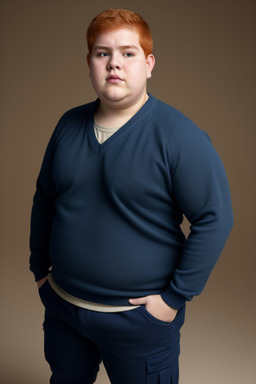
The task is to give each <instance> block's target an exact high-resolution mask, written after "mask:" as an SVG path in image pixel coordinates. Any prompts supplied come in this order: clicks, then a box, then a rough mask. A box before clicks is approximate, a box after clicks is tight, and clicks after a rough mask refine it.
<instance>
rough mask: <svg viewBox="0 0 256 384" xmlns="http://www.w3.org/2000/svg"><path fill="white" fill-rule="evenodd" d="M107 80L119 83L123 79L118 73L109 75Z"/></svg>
mask: <svg viewBox="0 0 256 384" xmlns="http://www.w3.org/2000/svg"><path fill="white" fill-rule="evenodd" d="M106 80H107V81H108V82H110V83H119V82H121V81H123V79H121V77H119V76H118V75H109V76H108V77H107V79H106Z"/></svg>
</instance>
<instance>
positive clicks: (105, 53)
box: [87, 28, 155, 108]
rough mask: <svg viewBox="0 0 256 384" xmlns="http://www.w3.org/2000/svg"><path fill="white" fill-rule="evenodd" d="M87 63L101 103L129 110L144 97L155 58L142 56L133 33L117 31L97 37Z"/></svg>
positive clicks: (142, 52) (124, 29)
mask: <svg viewBox="0 0 256 384" xmlns="http://www.w3.org/2000/svg"><path fill="white" fill-rule="evenodd" d="M87 61H88V65H89V69H90V77H91V81H92V84H93V87H94V89H95V91H96V93H97V95H98V97H99V99H100V100H101V103H104V104H105V105H106V106H110V107H112V108H113V107H114V108H115V107H117V108H128V107H132V106H134V105H136V104H138V103H140V101H141V100H143V98H145V96H146V85H147V79H149V78H150V77H151V72H152V69H153V67H154V63H155V59H154V56H153V55H149V56H148V57H147V58H146V57H145V54H144V51H143V49H142V48H141V46H140V43H139V35H138V33H137V32H136V31H135V30H131V29H128V28H120V29H117V30H114V31H108V32H105V33H103V34H100V35H99V36H98V37H97V38H96V40H95V42H94V46H93V49H92V53H91V55H90V56H89V55H88V57H87Z"/></svg>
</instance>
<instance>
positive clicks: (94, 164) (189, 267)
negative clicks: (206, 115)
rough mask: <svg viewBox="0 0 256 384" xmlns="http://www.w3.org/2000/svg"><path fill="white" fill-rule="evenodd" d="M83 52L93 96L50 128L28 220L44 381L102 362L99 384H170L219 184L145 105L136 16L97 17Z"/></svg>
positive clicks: (171, 115) (191, 146)
mask: <svg viewBox="0 0 256 384" xmlns="http://www.w3.org/2000/svg"><path fill="white" fill-rule="evenodd" d="M87 41H88V50H89V53H88V57H87V60H88V65H89V71H90V77H91V81H92V84H93V87H94V89H95V91H96V93H97V95H98V98H97V100H96V101H93V102H91V103H89V104H86V105H82V106H80V107H77V108H74V109H72V110H70V111H68V112H66V113H65V114H64V115H63V116H62V118H61V119H60V121H59V123H58V125H57V127H56V129H55V131H54V133H53V135H52V137H51V140H50V142H49V145H48V147H47V150H46V153H45V157H44V161H43V164H42V168H41V171H40V174H39V177H38V181H37V190H36V193H35V196H34V204H33V209H32V218H31V257H30V268H31V270H32V271H33V273H34V275H35V279H36V281H37V282H38V286H39V293H40V296H41V299H42V302H43V303H44V305H45V322H44V331H45V354H46V359H47V361H48V362H49V364H50V367H51V370H52V377H51V381H50V382H51V383H54V384H60V383H70V384H71V383H74V384H75V383H84V384H85V383H87V384H91V383H93V382H94V381H95V380H96V376H97V371H98V367H99V363H100V361H103V363H104V365H105V367H106V370H107V373H108V375H109V378H110V381H111V383H112V384H121V383H122V384H142V383H148V384H156V383H162V384H165V383H166V384H167V383H169V384H170V383H172V384H173V383H176V384H177V383H178V357H179V351H180V346H179V338H180V328H181V326H182V324H183V322H184V316H185V302H186V301H188V300H191V299H192V297H193V296H194V295H198V294H199V293H200V292H201V291H202V289H203V288H204V286H205V284H206V281H207V279H208V277H209V274H210V272H211V270H212V268H213V267H214V265H215V263H216V261H217V259H218V257H219V255H220V253H221V250H222V249H223V246H224V244H225V241H226V239H227V237H228V235H229V232H230V230H231V227H232V224H233V217H232V209H231V201H230V193H229V187H228V182H227V178H226V175H225V171H224V169H223V165H222V163H221V161H220V159H219V156H218V155H217V153H216V151H215V150H214V148H213V146H212V144H211V142H210V139H209V137H208V136H207V134H205V133H204V132H203V131H201V130H200V129H199V128H197V127H196V126H195V124H193V123H192V122H191V121H190V120H189V119H188V118H186V117H185V116H184V115H183V114H181V113H180V112H178V111H177V110H175V109H174V108H172V107H171V106H168V105H167V104H165V103H163V102H161V101H159V100H157V99H156V98H154V97H153V96H152V95H148V94H147V91H146V86H147V79H149V78H150V77H151V73H152V70H153V67H154V63H155V58H154V56H153V54H152V37H151V34H150V30H149V28H148V25H147V24H146V22H145V21H144V20H143V19H142V18H141V17H140V16H139V15H137V14H135V13H133V12H130V11H126V10H107V11H104V12H103V13H101V14H100V15H98V16H97V17H96V18H95V19H93V21H92V22H91V24H90V26H89V28H88V34H87ZM183 214H184V215H185V216H186V217H187V218H188V220H189V221H190V223H191V232H190V235H189V237H188V239H186V238H185V236H184V235H183V233H182V230H181V228H180V224H181V223H182V218H183Z"/></svg>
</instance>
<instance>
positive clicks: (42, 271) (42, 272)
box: [30, 267, 49, 281]
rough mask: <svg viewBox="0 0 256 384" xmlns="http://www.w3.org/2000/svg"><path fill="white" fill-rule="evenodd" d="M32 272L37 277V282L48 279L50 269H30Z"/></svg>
mask: <svg viewBox="0 0 256 384" xmlns="http://www.w3.org/2000/svg"><path fill="white" fill-rule="evenodd" d="M30 270H31V271H32V273H33V274H34V276H35V281H39V280H41V279H43V278H44V277H46V276H47V275H48V273H49V270H48V268H45V269H42V268H40V267H30Z"/></svg>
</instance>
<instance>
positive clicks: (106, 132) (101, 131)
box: [48, 121, 139, 312]
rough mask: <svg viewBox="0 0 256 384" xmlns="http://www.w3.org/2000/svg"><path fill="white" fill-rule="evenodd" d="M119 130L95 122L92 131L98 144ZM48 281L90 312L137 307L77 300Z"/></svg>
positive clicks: (57, 290)
mask: <svg viewBox="0 0 256 384" xmlns="http://www.w3.org/2000/svg"><path fill="white" fill-rule="evenodd" d="M118 129H119V128H114V129H113V128H106V127H102V126H101V125H99V124H98V123H96V121H94V131H95V135H96V138H97V140H98V141H99V143H100V144H102V143H104V141H106V140H107V139H108V138H109V137H110V136H112V135H113V134H114V133H115V132H116V131H117V130H118ZM48 281H49V284H50V286H51V287H52V289H53V290H54V291H55V292H56V293H57V294H58V295H59V296H60V297H62V299H64V300H66V301H68V302H69V303H71V304H73V305H76V306H77V307H81V308H85V309H89V310H91V311H97V312H123V311H130V310H132V309H135V308H138V307H139V306H137V305H130V306H113V305H105V304H98V303H92V302H89V301H86V300H82V299H79V298H77V297H75V296H72V295H70V294H69V293H67V292H65V291H63V289H61V288H60V287H59V286H58V285H57V284H56V283H55V281H54V280H53V277H52V275H51V274H49V275H48Z"/></svg>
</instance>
